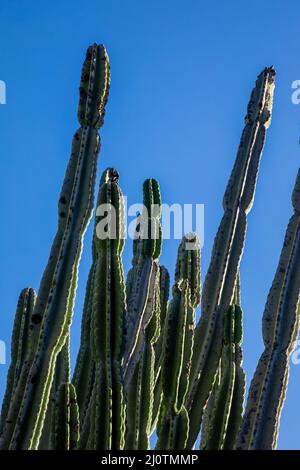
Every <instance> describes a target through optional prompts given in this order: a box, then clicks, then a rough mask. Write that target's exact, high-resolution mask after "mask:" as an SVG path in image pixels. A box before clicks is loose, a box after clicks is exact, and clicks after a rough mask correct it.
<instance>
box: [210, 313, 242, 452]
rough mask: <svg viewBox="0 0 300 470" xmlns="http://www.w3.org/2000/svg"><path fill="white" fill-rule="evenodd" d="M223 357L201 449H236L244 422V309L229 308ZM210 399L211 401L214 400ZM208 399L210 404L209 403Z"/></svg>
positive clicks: (226, 316)
mask: <svg viewBox="0 0 300 470" xmlns="http://www.w3.org/2000/svg"><path fill="white" fill-rule="evenodd" d="M224 320H225V325H224V335H223V347H222V355H221V360H220V365H219V371H218V376H217V382H216V383H215V385H214V389H213V392H212V397H211V398H212V399H213V400H212V402H211V403H208V405H207V406H208V410H207V411H205V414H209V415H210V416H209V417H208V418H207V417H206V420H205V419H204V422H205V421H206V422H205V428H206V429H202V438H201V449H206V450H223V449H233V448H234V444H235V439H236V436H237V433H238V431H239V427H240V424H241V420H242V411H243V399H244V389H245V374H244V372H243V370H242V367H241V361H242V353H241V347H240V346H241V343H242V310H241V308H240V306H239V305H232V306H230V307H229V309H228V312H227V314H226V315H225V318H224ZM211 398H210V400H211ZM210 400H209V401H210Z"/></svg>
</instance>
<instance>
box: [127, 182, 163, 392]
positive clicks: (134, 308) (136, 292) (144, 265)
mask: <svg viewBox="0 0 300 470" xmlns="http://www.w3.org/2000/svg"><path fill="white" fill-rule="evenodd" d="M143 196H144V198H143V204H144V211H143V214H142V216H141V219H140V224H139V229H140V232H139V235H138V238H137V240H135V242H134V257H133V267H132V269H131V271H130V272H129V273H128V278H127V292H128V298H127V339H126V349H125V352H124V360H123V373H124V385H125V388H126V389H127V388H128V387H129V384H130V382H131V379H132V376H133V374H134V371H135V368H136V365H137V364H138V363H139V360H140V358H141V355H142V352H143V348H144V342H145V330H146V327H147V325H148V324H149V322H150V320H151V318H152V315H153V311H154V300H155V294H154V293H155V286H156V284H157V282H158V281H157V278H158V275H159V264H158V259H159V256H160V254H161V248H162V230H161V225H160V217H161V194H160V188H159V184H158V182H157V181H156V180H155V179H148V180H146V181H145V182H144V185H143Z"/></svg>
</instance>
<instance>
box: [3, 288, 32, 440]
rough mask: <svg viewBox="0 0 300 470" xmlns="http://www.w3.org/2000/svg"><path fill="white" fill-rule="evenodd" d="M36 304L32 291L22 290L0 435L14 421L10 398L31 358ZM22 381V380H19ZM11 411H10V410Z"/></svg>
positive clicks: (13, 334) (16, 316) (13, 335)
mask: <svg viewBox="0 0 300 470" xmlns="http://www.w3.org/2000/svg"><path fill="white" fill-rule="evenodd" d="M35 302H36V293H35V291H34V289H31V288H26V289H23V290H22V292H21V294H20V296H19V299H18V305H17V310H16V315H15V321H14V326H13V333H12V340H11V354H10V356H11V361H10V366H9V370H8V374H7V385H6V391H5V395H4V399H3V404H2V410H1V422H0V433H1V434H2V432H3V430H4V427H5V421H6V420H8V421H9V422H10V421H14V422H15V420H16V417H17V415H16V413H10V415H9V416H8V413H9V409H10V405H11V400H12V396H13V394H14V393H15V391H16V388H17V385H18V382H19V379H20V376H21V375H22V369H23V367H24V364H26V363H28V362H30V358H31V357H32V350H33V346H34V345H33V344H32V331H33V329H34V328H39V325H35V323H34V318H32V314H33V310H34V305H35ZM21 381H22V380H21ZM11 411H12V410H11Z"/></svg>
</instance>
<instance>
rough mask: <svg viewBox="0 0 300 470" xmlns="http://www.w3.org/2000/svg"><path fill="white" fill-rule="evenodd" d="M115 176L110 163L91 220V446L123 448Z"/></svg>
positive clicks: (120, 203) (120, 216)
mask: <svg viewBox="0 0 300 470" xmlns="http://www.w3.org/2000/svg"><path fill="white" fill-rule="evenodd" d="M118 180H119V175H118V173H117V172H116V170H114V169H112V168H109V169H107V170H106V171H105V172H104V174H103V175H102V178H101V185H100V189H99V196H98V202H97V211H96V220H95V224H96V237H95V248H96V250H97V259H96V264H95V277H94V289H93V310H92V323H91V324H92V333H93V336H92V354H93V360H94V362H95V385H94V387H95V400H94V414H92V419H93V420H94V433H95V436H94V446H95V447H94V448H95V450H101V449H114V450H118V449H122V448H123V447H124V439H125V399H124V393H123V381H122V371H121V360H122V352H123V348H124V325H125V314H126V312H125V310H126V296H125V281H124V273H123V265H122V259H121V255H122V251H123V247H124V239H125V225H124V200H123V195H122V192H121V189H120V187H119V184H118ZM107 211H108V212H107ZM105 228H106V229H107V230H104V229H105Z"/></svg>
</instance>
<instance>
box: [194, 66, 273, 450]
mask: <svg viewBox="0 0 300 470" xmlns="http://www.w3.org/2000/svg"><path fill="white" fill-rule="evenodd" d="M274 74H275V72H274V69H273V68H266V69H264V70H263V71H262V73H261V74H260V75H259V76H258V78H257V80H256V84H255V87H254V89H253V91H252V94H251V98H250V101H249V105H248V109H247V116H246V125H245V128H244V130H243V133H242V138H241V142H240V146H239V149H238V153H237V157H236V161H235V164H234V168H233V170H232V173H231V176H230V179H229V183H228V185H227V188H226V192H225V195H224V200H223V206H224V215H223V218H222V221H221V224H220V226H219V229H218V232H217V235H216V238H215V242H214V246H213V251H212V257H211V262H210V265H209V269H208V272H207V275H206V278H205V283H204V287H203V296H202V302H201V311H202V313H201V318H200V321H199V323H198V325H197V327H196V332H195V345H194V355H193V360H192V369H191V378H190V387H189V391H188V396H187V400H186V408H187V410H188V413H189V418H190V431H189V439H188V443H187V447H188V448H192V447H193V445H194V443H195V441H196V438H197V436H198V434H199V431H200V426H201V420H202V413H203V410H204V407H205V404H206V401H207V399H208V397H209V394H210V392H211V390H212V387H213V383H214V380H215V377H216V372H217V368H218V364H219V359H220V356H221V349H222V339H223V335H222V328H223V320H224V315H225V313H226V312H227V310H228V308H229V305H230V304H231V302H232V299H233V294H234V286H235V282H236V277H237V273H238V270H239V264H240V260H241V256H242V252H243V247H244V239H245V233H246V218H247V214H248V212H249V211H250V209H251V207H252V204H253V198H254V192H255V185H256V178H257V173H258V167H259V162H260V157H261V153H262V150H263V145H264V141H265V136H266V130H267V128H268V127H269V125H270V120H271V112H272V100H273V91H274Z"/></svg>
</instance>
